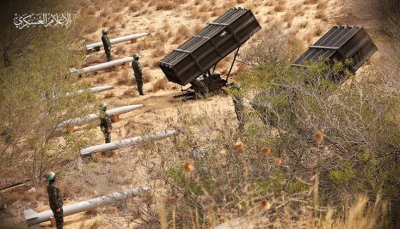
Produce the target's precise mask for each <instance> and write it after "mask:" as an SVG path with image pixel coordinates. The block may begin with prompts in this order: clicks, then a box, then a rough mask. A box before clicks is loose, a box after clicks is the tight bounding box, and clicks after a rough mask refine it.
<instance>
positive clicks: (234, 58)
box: [225, 46, 240, 82]
mask: <svg viewBox="0 0 400 229" xmlns="http://www.w3.org/2000/svg"><path fill="white" fill-rule="evenodd" d="M239 49H240V46H239V47H238V48H237V49H236V53H235V56H234V57H233V61H232V64H231V67H230V68H229V72H228V75H227V76H226V79H225V80H226V82H228V78H229V75H230V74H231V71H232V68H233V64H234V63H235V61H236V57H237V55H238V53H239Z"/></svg>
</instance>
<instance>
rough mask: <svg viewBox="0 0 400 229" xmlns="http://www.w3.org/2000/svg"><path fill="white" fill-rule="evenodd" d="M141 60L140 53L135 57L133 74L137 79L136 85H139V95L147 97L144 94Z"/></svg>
mask: <svg viewBox="0 0 400 229" xmlns="http://www.w3.org/2000/svg"><path fill="white" fill-rule="evenodd" d="M139 58H140V55H139V54H138V53H136V54H135V55H133V61H132V68H133V72H134V74H135V79H136V84H137V89H138V92H139V95H145V94H144V93H143V77H142V67H141V66H140V63H139Z"/></svg>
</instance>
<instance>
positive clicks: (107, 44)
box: [101, 34, 111, 50]
mask: <svg viewBox="0 0 400 229" xmlns="http://www.w3.org/2000/svg"><path fill="white" fill-rule="evenodd" d="M101 41H102V42H103V45H104V49H106V50H107V49H108V48H111V42H110V39H108V37H107V35H105V34H103V36H101Z"/></svg>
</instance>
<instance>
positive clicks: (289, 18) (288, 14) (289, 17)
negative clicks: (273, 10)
mask: <svg viewBox="0 0 400 229" xmlns="http://www.w3.org/2000/svg"><path fill="white" fill-rule="evenodd" d="M293 18H294V14H293V13H292V12H286V13H285V15H284V16H283V21H284V22H292V20H293Z"/></svg>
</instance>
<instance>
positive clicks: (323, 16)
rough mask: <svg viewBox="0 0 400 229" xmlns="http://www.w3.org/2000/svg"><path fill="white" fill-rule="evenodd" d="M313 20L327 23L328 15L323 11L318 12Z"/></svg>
mask: <svg viewBox="0 0 400 229" xmlns="http://www.w3.org/2000/svg"><path fill="white" fill-rule="evenodd" d="M315 19H320V20H322V21H325V22H326V21H328V15H326V13H325V10H318V11H317V13H316V14H315Z"/></svg>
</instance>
